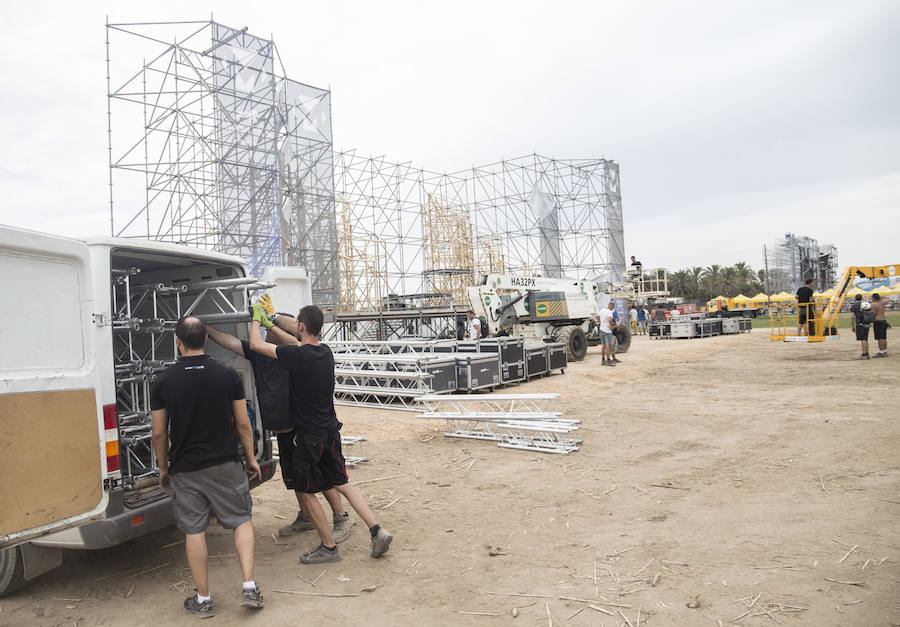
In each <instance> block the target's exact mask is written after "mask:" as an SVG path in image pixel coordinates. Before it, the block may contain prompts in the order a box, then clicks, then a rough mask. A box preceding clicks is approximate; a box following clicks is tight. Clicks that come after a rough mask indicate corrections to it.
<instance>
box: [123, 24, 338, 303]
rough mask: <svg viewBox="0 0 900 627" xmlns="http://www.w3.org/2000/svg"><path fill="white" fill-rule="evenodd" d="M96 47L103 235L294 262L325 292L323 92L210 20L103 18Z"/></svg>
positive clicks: (329, 206) (331, 276) (331, 287)
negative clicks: (103, 100) (101, 64)
mask: <svg viewBox="0 0 900 627" xmlns="http://www.w3.org/2000/svg"><path fill="white" fill-rule="evenodd" d="M106 49H107V58H106V61H107V102H108V109H107V115H108V124H109V128H108V132H109V185H110V200H109V202H110V230H111V233H112V235H113V236H119V237H141V238H148V239H155V240H162V241H168V242H175V243H182V244H188V245H192V246H198V247H201V248H207V249H212V250H217V251H220V252H225V253H229V254H234V255H238V256H240V257H242V258H244V259H245V260H246V261H247V263H248V264H249V266H250V273H251V274H254V275H259V274H262V270H263V269H264V268H265V267H266V266H270V265H300V266H303V267H305V268H306V269H307V270H308V271H309V273H310V278H311V282H312V292H313V300H314V301H315V302H317V303H320V304H336V303H337V302H338V263H337V255H338V245H337V230H336V221H335V209H334V187H333V181H334V178H333V162H332V139H331V93H330V92H329V91H328V90H323V89H318V88H316V87H311V86H309V85H304V84H302V83H298V82H296V81H293V80H290V79H289V78H286V77H285V73H284V68H282V67H280V59H278V52H277V49H276V47H275V43H274V42H273V41H272V40H269V39H265V38H262V37H257V36H254V35H251V34H249V33H248V32H247V29H246V28H244V29H241V30H237V29H233V28H229V27H227V26H223V25H221V24H218V23H216V22H214V21H212V20H209V21H198V22H165V23H128V24H107V25H106ZM113 49H115V50H116V51H117V54H120V53H119V52H118V51H119V50H121V56H118V57H113V56H112V54H111V53H112V51H113ZM276 62H277V63H276ZM276 65H277V66H279V67H276ZM114 128H115V132H113V129H114Z"/></svg>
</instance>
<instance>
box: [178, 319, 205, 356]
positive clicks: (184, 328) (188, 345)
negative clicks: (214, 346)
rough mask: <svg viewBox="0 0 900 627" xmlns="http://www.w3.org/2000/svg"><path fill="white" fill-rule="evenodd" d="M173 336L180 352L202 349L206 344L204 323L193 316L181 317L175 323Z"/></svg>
mask: <svg viewBox="0 0 900 627" xmlns="http://www.w3.org/2000/svg"><path fill="white" fill-rule="evenodd" d="M175 338H176V340H177V344H178V350H180V351H181V352H182V353H183V352H185V350H188V351H196V350H203V345H204V344H206V325H205V324H204V323H203V322H202V321H201V320H200V319H199V318H195V317H194V316H188V317H187V318H182V319H180V320H179V321H178V322H177V323H176V324H175Z"/></svg>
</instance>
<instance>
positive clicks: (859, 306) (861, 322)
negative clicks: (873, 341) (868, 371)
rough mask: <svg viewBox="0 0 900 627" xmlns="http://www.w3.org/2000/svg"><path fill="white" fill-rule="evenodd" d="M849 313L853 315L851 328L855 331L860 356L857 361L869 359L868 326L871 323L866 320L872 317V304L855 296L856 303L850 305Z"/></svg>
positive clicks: (859, 296) (858, 295) (859, 295)
mask: <svg viewBox="0 0 900 627" xmlns="http://www.w3.org/2000/svg"><path fill="white" fill-rule="evenodd" d="M850 313H852V314H853V328H854V329H855V331H856V339H857V340H858V341H859V346H860V351H861V353H860V355H859V357H857V359H868V358H869V326H870V325H871V322H867V321H866V319H867V318H868V317H869V316H871V315H872V304H871V303H870V302H869V301H866V300H862V295H861V294H857V296H856V302H855V303H853V304H852V305H850Z"/></svg>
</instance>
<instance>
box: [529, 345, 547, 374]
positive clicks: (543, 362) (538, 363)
mask: <svg viewBox="0 0 900 627" xmlns="http://www.w3.org/2000/svg"><path fill="white" fill-rule="evenodd" d="M548 365H549V364H548V363H547V348H546V344H544V343H543V342H541V343H534V344H532V343H528V344H525V376H526V377H527V378H528V380H529V381H531V380H532V379H534V378H535V377H542V376H544V375H545V374H547V366H548Z"/></svg>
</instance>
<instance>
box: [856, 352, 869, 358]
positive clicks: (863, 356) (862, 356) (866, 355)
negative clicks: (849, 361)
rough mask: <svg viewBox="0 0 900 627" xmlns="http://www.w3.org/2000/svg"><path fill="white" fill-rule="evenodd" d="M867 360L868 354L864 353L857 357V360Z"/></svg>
mask: <svg viewBox="0 0 900 627" xmlns="http://www.w3.org/2000/svg"><path fill="white" fill-rule="evenodd" d="M868 358H869V354H868V353H864V354H862V355H860V356H859V357H857V359H868Z"/></svg>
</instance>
